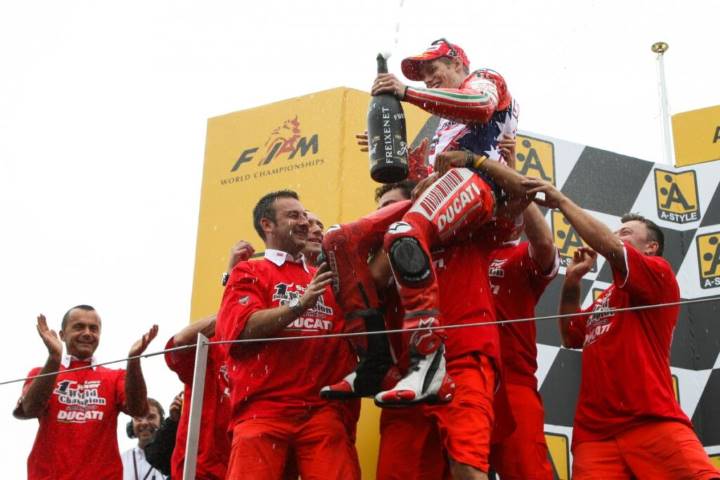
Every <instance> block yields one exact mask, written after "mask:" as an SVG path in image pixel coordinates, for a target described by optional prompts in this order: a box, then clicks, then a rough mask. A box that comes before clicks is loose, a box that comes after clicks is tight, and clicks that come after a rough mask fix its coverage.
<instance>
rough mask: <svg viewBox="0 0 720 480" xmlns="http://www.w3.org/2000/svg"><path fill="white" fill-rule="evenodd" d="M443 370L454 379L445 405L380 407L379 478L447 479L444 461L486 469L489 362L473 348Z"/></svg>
mask: <svg viewBox="0 0 720 480" xmlns="http://www.w3.org/2000/svg"><path fill="white" fill-rule="evenodd" d="M447 370H448V373H449V374H450V375H451V376H452V377H453V379H454V380H455V384H456V390H455V396H454V398H453V400H452V402H450V403H449V404H447V405H418V406H414V407H409V408H397V409H390V408H386V409H384V410H383V412H382V416H381V418H380V458H379V460H378V468H377V479H378V480H388V479H398V480H400V479H410V478H412V479H423V480H424V479H427V480H431V479H432V480H436V479H440V478H450V477H449V475H450V472H449V467H448V463H447V461H448V460H453V461H455V462H458V463H463V464H466V465H470V466H472V467H475V468H477V469H478V470H481V471H483V472H487V471H488V457H489V454H490V435H491V430H492V424H493V393H494V390H495V369H494V367H493V364H492V362H491V361H490V359H489V358H488V357H486V356H484V355H480V354H477V353H473V354H469V355H464V356H462V357H459V358H455V359H452V360H450V361H449V362H448V364H447Z"/></svg>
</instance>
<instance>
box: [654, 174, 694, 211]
mask: <svg viewBox="0 0 720 480" xmlns="http://www.w3.org/2000/svg"><path fill="white" fill-rule="evenodd" d="M655 198H656V203H657V212H658V217H659V218H662V219H663V220H667V221H669V222H675V223H689V222H698V221H700V204H699V202H698V188H697V179H696V178H695V171H694V170H689V171H687V172H679V173H675V172H669V171H667V170H660V169H659V168H658V169H655Z"/></svg>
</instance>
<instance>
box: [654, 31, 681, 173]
mask: <svg viewBox="0 0 720 480" xmlns="http://www.w3.org/2000/svg"><path fill="white" fill-rule="evenodd" d="M668 48H670V46H669V45H668V44H667V43H665V42H656V43H653V45H652V47H650V49H651V50H652V51H653V52H655V53H657V70H658V93H659V95H660V121H661V122H662V131H663V153H664V163H666V164H667V165H674V164H675V160H674V156H673V150H672V149H673V147H672V145H673V138H672V133H671V129H670V109H669V108H668V99H667V86H666V85H665V63H664V62H663V56H664V54H665V52H667V50H668Z"/></svg>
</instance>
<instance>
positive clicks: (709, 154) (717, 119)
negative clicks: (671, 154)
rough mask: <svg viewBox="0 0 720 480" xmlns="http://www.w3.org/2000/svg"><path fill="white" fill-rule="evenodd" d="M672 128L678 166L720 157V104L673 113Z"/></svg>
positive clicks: (709, 160)
mask: <svg viewBox="0 0 720 480" xmlns="http://www.w3.org/2000/svg"><path fill="white" fill-rule="evenodd" d="M672 128H673V142H674V144H675V165H676V166H678V167H682V166H685V165H694V164H696V163H703V162H711V161H713V160H719V159H720V106H716V107H708V108H701V109H700V110H693V111H690V112H683V113H678V114H677V115H673V117H672Z"/></svg>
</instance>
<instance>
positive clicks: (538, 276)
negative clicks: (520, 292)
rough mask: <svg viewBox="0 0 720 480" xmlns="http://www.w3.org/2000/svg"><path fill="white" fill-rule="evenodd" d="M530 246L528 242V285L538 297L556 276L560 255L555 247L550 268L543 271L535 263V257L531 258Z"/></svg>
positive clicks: (558, 269)
mask: <svg viewBox="0 0 720 480" xmlns="http://www.w3.org/2000/svg"><path fill="white" fill-rule="evenodd" d="M530 248H532V246H530V245H529V244H528V250H527V253H526V255H527V259H528V262H530V265H531V267H530V285H531V286H532V289H533V291H534V292H535V294H536V295H537V297H538V298H540V295H542V294H543V292H544V291H545V289H546V288H547V286H548V285H549V284H550V282H552V281H553V280H554V279H555V277H557V274H558V272H559V271H560V255H559V254H558V250H557V248H556V249H555V260H554V263H553V266H552V268H551V269H550V271H549V272H543V271H542V268H540V266H539V265H538V264H537V262H536V261H535V259H533V258H532V256H531V255H530Z"/></svg>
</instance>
